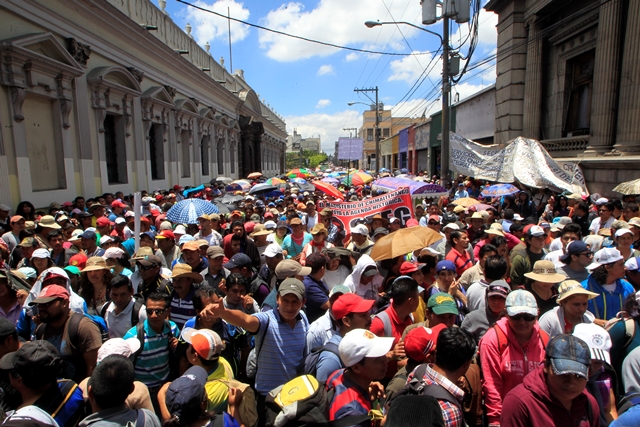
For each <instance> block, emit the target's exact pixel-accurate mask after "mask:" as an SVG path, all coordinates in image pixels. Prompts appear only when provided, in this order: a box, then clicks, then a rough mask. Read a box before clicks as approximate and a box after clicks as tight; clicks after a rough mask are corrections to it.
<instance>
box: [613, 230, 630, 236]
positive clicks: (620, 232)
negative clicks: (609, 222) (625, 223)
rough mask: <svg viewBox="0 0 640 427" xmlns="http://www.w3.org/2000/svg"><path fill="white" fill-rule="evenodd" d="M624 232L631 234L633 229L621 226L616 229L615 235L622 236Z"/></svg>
mask: <svg viewBox="0 0 640 427" xmlns="http://www.w3.org/2000/svg"><path fill="white" fill-rule="evenodd" d="M625 234H631V235H632V236H633V231H631V229H630V228H621V229H619V230H618V231H616V234H615V237H620V236H624V235H625Z"/></svg>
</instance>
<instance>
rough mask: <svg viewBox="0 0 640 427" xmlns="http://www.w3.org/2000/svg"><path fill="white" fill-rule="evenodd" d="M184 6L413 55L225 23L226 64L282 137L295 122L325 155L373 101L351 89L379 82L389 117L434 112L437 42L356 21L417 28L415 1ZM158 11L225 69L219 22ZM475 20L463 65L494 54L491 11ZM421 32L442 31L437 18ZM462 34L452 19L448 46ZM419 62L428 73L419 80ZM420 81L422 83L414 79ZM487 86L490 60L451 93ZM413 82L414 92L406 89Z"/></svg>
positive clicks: (171, 4) (183, 10)
mask: <svg viewBox="0 0 640 427" xmlns="http://www.w3.org/2000/svg"><path fill="white" fill-rule="evenodd" d="M152 1H153V2H154V3H155V4H156V5H157V4H158V3H157V0H152ZM190 2H192V3H194V4H197V5H198V6H200V7H202V8H204V9H208V10H214V11H216V12H219V13H222V14H224V15H226V14H227V9H229V11H230V15H231V16H232V17H234V18H237V19H240V20H243V21H246V22H250V23H253V24H257V25H261V26H264V27H267V28H271V29H274V30H278V31H282V32H285V33H288V34H294V35H297V36H301V37H305V38H308V39H313V40H318V41H322V42H327V43H332V44H335V45H340V46H348V47H352V48H356V49H364V50H372V51H379V52H385V53H400V54H409V53H412V52H413V53H414V54H413V55H404V56H388V55H378V54H367V53H361V52H353V51H349V50H344V49H336V48H333V47H328V46H323V45H319V44H314V43H309V42H306V41H302V40H297V39H294V38H290V37H286V36H282V35H278V34H274V33H271V32H267V31H264V30H260V29H257V28H252V27H249V26H246V25H243V24H241V23H236V22H232V23H231V40H232V49H233V64H232V65H233V70H234V71H236V70H238V69H242V70H244V76H245V80H246V81H247V82H248V83H249V84H250V85H251V87H252V88H253V89H254V90H255V91H256V92H257V93H258V94H259V96H260V98H261V99H264V100H265V101H266V102H267V103H268V104H269V105H270V106H271V108H272V109H274V110H275V111H276V112H277V113H278V114H280V115H281V116H282V117H284V119H285V121H286V123H287V131H288V132H289V133H293V129H294V128H295V129H296V130H297V131H298V133H299V134H301V135H302V136H303V137H312V136H313V137H317V136H318V135H319V136H320V138H321V141H322V149H323V150H324V151H325V152H327V153H333V150H334V142H335V141H336V140H337V138H338V137H340V136H348V132H346V131H343V130H342V129H343V128H357V127H360V126H361V124H362V112H363V110H365V109H367V108H368V107H367V106H366V105H362V104H355V105H353V106H348V105H347V103H349V102H363V103H366V104H370V103H371V101H370V100H369V99H367V97H366V96H365V95H363V94H358V93H355V92H354V91H353V90H354V88H369V87H375V86H378V88H379V97H380V101H381V102H384V103H385V108H392V111H393V115H394V116H410V117H420V116H421V115H422V114H423V112H425V111H426V114H427V115H429V114H431V113H433V112H436V111H439V110H440V106H439V99H440V92H439V90H437V89H439V87H440V85H441V83H440V78H441V72H442V62H441V60H440V59H439V56H440V54H438V55H437V56H436V58H435V60H434V62H431V60H432V58H433V55H434V54H435V52H436V51H437V50H438V47H439V46H440V41H439V40H438V38H437V37H436V36H434V35H432V34H428V33H425V32H423V31H420V30H417V29H414V28H411V27H410V26H406V25H397V26H396V25H383V26H379V27H375V28H371V29H370V28H367V27H366V26H365V25H364V22H365V21H369V20H372V21H394V22H399V21H407V22H410V23H413V24H415V25H418V26H422V24H421V22H420V20H421V6H420V2H419V0H411V1H408V0H299V1H291V2H285V1H281V0H263V1H259V0H247V1H239V0H218V1H214V0H193V1H190ZM482 3H483V4H484V3H486V0H483V1H482ZM166 11H167V12H168V13H169V15H170V16H171V18H172V19H173V20H174V22H175V23H176V24H177V25H178V26H180V27H181V28H183V29H184V28H185V27H186V25H187V23H189V24H190V25H191V26H192V28H193V30H192V35H193V36H194V38H195V40H196V41H197V42H198V43H199V44H200V45H202V46H204V44H205V43H206V42H208V43H209V44H210V46H211V48H210V52H211V54H212V56H213V57H214V58H215V59H216V60H218V61H219V60H220V57H223V58H224V61H225V67H226V68H227V70H229V69H230V63H229V43H228V21H227V20H226V19H223V18H220V17H217V16H215V15H213V14H210V13H207V12H203V11H199V10H197V9H195V8H192V7H189V6H187V5H185V4H182V3H179V2H177V1H176V0H167V6H166ZM479 22H480V25H479V43H478V47H477V48H476V50H475V52H474V54H473V56H472V58H471V63H474V62H477V61H479V60H482V59H486V58H491V56H492V55H495V49H496V28H495V26H496V24H497V16H496V15H494V14H493V13H490V12H486V11H485V10H484V9H483V10H482V11H481V13H480V18H479ZM425 28H428V29H429V30H432V31H435V32H437V33H441V32H442V26H441V24H440V23H437V24H434V25H431V26H429V27H425ZM468 31H469V29H468V25H467V24H462V25H461V26H460V27H458V25H457V24H455V23H453V26H452V33H453V34H452V37H451V45H452V46H458V45H460V44H461V43H462V42H463V41H464V40H465V39H466V35H467V34H468ZM467 50H468V43H466V44H463V45H462V48H461V53H462V54H463V55H466V53H467ZM427 66H428V67H427ZM425 68H428V70H429V72H428V73H427V78H426V79H423V78H421V74H422V73H423V71H424V70H425ZM422 80H423V81H422ZM419 81H422V83H421V84H418V85H416V82H419ZM494 82H495V61H491V62H489V63H487V64H485V65H483V66H481V67H479V68H476V69H474V70H472V71H470V72H469V73H468V74H467V75H465V76H464V77H463V78H462V80H461V82H460V83H459V84H458V85H456V86H455V87H454V88H453V89H452V96H455V94H456V93H459V98H460V99H464V98H465V97H467V96H469V95H471V94H473V93H475V92H477V91H479V90H481V89H483V88H485V87H487V86H489V85H491V84H493V83H494ZM414 85H416V86H417V89H416V90H415V91H412V90H411V88H412V87H413V86H414ZM434 88H436V89H434ZM414 89H415V87H414ZM411 92H413V93H411ZM370 95H371V96H372V97H373V96H374V94H373V93H370Z"/></svg>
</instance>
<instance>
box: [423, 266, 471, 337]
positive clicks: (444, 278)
mask: <svg viewBox="0 0 640 427" xmlns="http://www.w3.org/2000/svg"><path fill="white" fill-rule="evenodd" d="M438 292H444V293H446V294H449V295H451V296H452V297H453V299H454V300H455V301H456V305H457V306H458V311H459V312H460V314H459V315H458V316H457V317H456V325H458V326H460V325H461V324H462V321H463V320H464V316H465V314H466V313H468V312H469V310H468V309H467V294H466V292H465V290H464V288H463V287H462V286H460V285H459V284H458V281H457V280H456V265H455V264H454V263H453V262H452V261H449V260H442V261H440V262H438V264H436V281H435V282H434V283H433V285H431V287H430V288H429V289H427V295H426V296H425V298H426V299H427V300H428V299H429V298H431V296H432V295H433V294H437V293H438Z"/></svg>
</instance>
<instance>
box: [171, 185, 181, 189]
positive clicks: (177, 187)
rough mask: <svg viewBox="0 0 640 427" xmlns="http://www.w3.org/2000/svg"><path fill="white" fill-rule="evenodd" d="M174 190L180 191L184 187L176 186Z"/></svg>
mask: <svg viewBox="0 0 640 427" xmlns="http://www.w3.org/2000/svg"><path fill="white" fill-rule="evenodd" d="M173 189H174V190H180V189H182V187H181V186H180V184H176V185H174V186H173Z"/></svg>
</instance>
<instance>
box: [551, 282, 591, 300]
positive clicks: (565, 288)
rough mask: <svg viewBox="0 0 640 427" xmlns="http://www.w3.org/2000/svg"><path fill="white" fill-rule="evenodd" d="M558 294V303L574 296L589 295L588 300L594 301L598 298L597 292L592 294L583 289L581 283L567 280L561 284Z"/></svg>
mask: <svg viewBox="0 0 640 427" xmlns="http://www.w3.org/2000/svg"><path fill="white" fill-rule="evenodd" d="M558 292H559V293H558V298H557V299H556V301H558V302H560V301H563V300H565V299H567V298H569V297H571V296H573V295H587V296H588V297H589V298H588V299H593V298H595V297H597V296H598V294H596V293H595V292H591V291H588V290H586V289H585V288H583V287H582V285H581V284H580V282H577V281H575V280H565V281H564V282H562V283H560V286H559V287H558Z"/></svg>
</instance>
